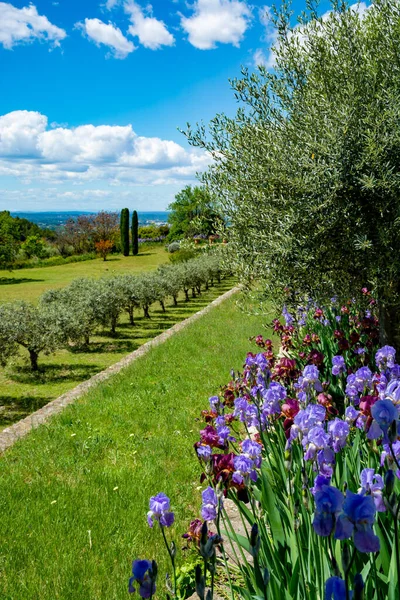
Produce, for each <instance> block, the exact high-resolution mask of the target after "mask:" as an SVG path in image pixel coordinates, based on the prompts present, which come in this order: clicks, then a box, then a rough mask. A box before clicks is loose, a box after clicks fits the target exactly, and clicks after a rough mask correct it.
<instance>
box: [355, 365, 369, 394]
mask: <svg viewBox="0 0 400 600" xmlns="http://www.w3.org/2000/svg"><path fill="white" fill-rule="evenodd" d="M354 376H355V380H354V384H355V386H356V388H357V391H358V392H360V394H363V393H364V391H365V389H367V388H370V387H371V385H372V372H371V370H370V368H369V367H361V369H358V371H356V372H355V373H354Z"/></svg>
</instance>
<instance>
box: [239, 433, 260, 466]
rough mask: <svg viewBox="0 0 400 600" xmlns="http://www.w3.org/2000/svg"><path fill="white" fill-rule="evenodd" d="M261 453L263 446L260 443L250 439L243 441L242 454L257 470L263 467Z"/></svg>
mask: <svg viewBox="0 0 400 600" xmlns="http://www.w3.org/2000/svg"><path fill="white" fill-rule="evenodd" d="M261 451H262V446H261V444H259V443H258V442H255V441H254V440H251V439H250V438H246V439H245V440H243V442H242V453H243V454H244V455H245V456H247V457H248V458H250V459H251V460H252V461H253V463H254V466H255V467H257V469H259V468H260V467H261Z"/></svg>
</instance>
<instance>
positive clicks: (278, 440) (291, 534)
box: [131, 290, 400, 600]
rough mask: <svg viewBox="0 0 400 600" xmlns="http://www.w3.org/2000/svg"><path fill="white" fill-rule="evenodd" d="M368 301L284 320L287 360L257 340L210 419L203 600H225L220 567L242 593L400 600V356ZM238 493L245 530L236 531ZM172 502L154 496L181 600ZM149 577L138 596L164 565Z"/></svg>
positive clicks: (199, 526)
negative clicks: (217, 592)
mask: <svg viewBox="0 0 400 600" xmlns="http://www.w3.org/2000/svg"><path fill="white" fill-rule="evenodd" d="M363 294H364V300H363V302H360V303H355V301H349V302H348V303H346V304H345V305H343V306H341V305H339V304H337V302H336V300H335V299H332V301H331V303H330V304H329V306H326V307H319V306H315V305H314V304H313V303H312V302H309V303H308V304H307V305H305V306H303V307H299V308H298V309H297V311H296V312H295V313H293V314H291V313H290V312H289V311H288V309H287V308H286V307H284V310H283V316H284V323H281V322H280V321H279V320H275V321H274V323H273V326H274V330H275V332H276V333H277V334H278V336H279V337H280V342H281V343H280V348H279V351H278V352H275V351H274V348H273V343H272V342H271V340H265V339H263V337H262V336H258V337H257V338H255V343H256V344H257V346H258V347H259V351H258V352H256V353H250V354H248V355H247V358H246V361H245V365H244V370H243V372H242V373H232V379H231V381H230V383H229V384H228V385H227V386H225V387H224V388H223V389H222V390H221V392H220V394H218V395H217V396H213V397H211V398H210V400H209V403H210V406H209V409H208V410H205V411H203V418H204V420H205V426H204V427H203V429H202V430H201V431H200V439H199V441H198V442H197V443H196V444H195V451H196V454H197V457H198V460H199V462H200V465H201V469H202V472H203V474H202V476H201V482H202V483H203V484H204V490H203V492H202V501H203V502H202V507H201V517H202V520H196V521H194V522H192V523H191V525H190V528H189V532H188V533H187V534H186V537H187V538H189V539H190V540H191V541H192V546H193V547H194V548H195V549H196V551H197V552H198V555H199V556H200V557H201V560H202V562H203V565H202V566H201V567H200V566H199V565H197V567H196V577H195V579H196V591H197V594H198V596H199V597H200V598H207V599H211V598H212V597H213V595H214V589H215V582H216V580H218V577H219V575H220V574H222V566H225V569H226V571H227V576H228V584H229V585H228V588H229V587H230V589H231V597H232V598H236V597H241V598H246V599H250V598H254V599H262V598H264V599H266V598H270V599H278V598H285V599H293V600H294V599H295V600H300V599H301V600H303V599H306V598H307V599H321V598H324V597H325V598H335V599H341V598H343V599H346V600H348V599H350V598H353V599H357V598H362V597H365V598H375V599H377V600H378V599H383V598H389V599H392V598H393V599H394V598H399V597H400V586H399V577H398V574H399V571H400V550H399V535H398V533H399V532H398V520H399V512H400V497H399V491H400V484H399V479H400V441H399V433H400V428H399V408H400V366H399V365H398V364H396V362H395V358H396V357H395V354H396V352H395V350H394V348H392V347H390V346H384V347H383V348H379V346H378V342H379V327H378V321H377V318H376V316H375V310H376V306H375V301H374V300H373V298H372V297H371V295H370V293H369V292H368V291H367V290H363ZM226 498H230V499H231V500H233V502H234V503H235V504H236V505H237V507H238V509H239V511H240V514H241V516H242V518H243V522H244V523H246V525H247V535H245V536H241V535H238V534H237V533H236V532H235V530H234V528H233V527H232V526H231V524H230V521H229V516H228V513H227V510H226V508H225V506H224V504H226V502H225V499H226ZM162 500H163V502H164V504H163V506H162V507H161V505H160V506H159V507H158V508H157V509H155V508H154V507H155V506H156V504H157V497H155V498H152V500H151V504H150V508H151V511H152V513H151V515H150V516H151V519H152V524H153V521H154V520H155V521H158V525H159V527H160V529H161V532H162V534H163V536H164V539H165V541H166V544H167V549H168V553H169V555H170V558H171V560H172V566H173V572H174V582H175V583H171V582H170V580H169V579H168V582H169V583H168V589H169V594H171V595H172V596H173V597H182V590H179V589H178V587H177V585H176V571H175V554H176V548H175V547H174V546H171V547H170V546H169V545H168V542H167V539H166V537H165V531H164V529H165V527H166V526H171V525H172V522H173V518H172V517H171V516H169V515H170V503H169V500H168V499H167V500H166V499H165V498H164V497H162ZM157 511H158V512H157ZM164 515H165V516H164ZM167 515H168V516H167ZM209 528H211V529H213V530H214V532H215V533H211V534H210V532H209ZM217 548H219V551H217ZM225 548H226V549H228V548H230V551H231V552H232V553H233V554H234V555H235V556H236V557H237V558H238V561H237V562H239V563H240V570H239V572H238V571H237V570H236V571H235V570H234V569H232V567H231V566H229V565H228V562H227V560H226V554H225ZM244 551H246V552H244ZM250 557H251V558H250ZM139 570H140V569H139ZM142 571H143V569H142V570H141V571H140V573H139V571H138V567H137V565H136V563H134V571H133V580H132V581H131V591H132V589H133V587H135V586H133V582H134V580H135V578H136V580H137V581H139V584H140V581H142V580H143V581H147V583H146V585H144V584H140V587H139V592H140V593H141V595H142V597H151V596H152V595H153V593H154V591H155V587H154V586H155V579H156V575H157V565H156V563H155V562H153V563H148V565H147V569H146V570H145V572H142ZM138 573H139V575H140V577H142V580H141V579H140V577H139V576H138ZM146 578H147V579H146ZM149 580H150V582H151V583H150V584H149V583H148V581H149ZM153 584H154V586H153ZM141 590H142V592H141ZM143 590H144V592H143ZM146 594H147V595H146ZM183 597H184V595H183Z"/></svg>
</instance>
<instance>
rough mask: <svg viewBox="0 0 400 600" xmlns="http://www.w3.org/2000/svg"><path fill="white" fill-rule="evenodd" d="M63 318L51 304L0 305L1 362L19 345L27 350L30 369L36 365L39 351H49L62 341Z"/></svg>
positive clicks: (15, 351) (16, 303)
mask: <svg viewBox="0 0 400 600" xmlns="http://www.w3.org/2000/svg"><path fill="white" fill-rule="evenodd" d="M65 341H66V340H65V334H64V317H63V315H62V314H60V313H59V311H57V310H52V308H51V307H45V306H39V307H36V306H34V305H33V304H31V303H29V302H8V303H4V304H1V305H0V356H1V362H3V363H4V362H5V361H6V360H7V359H8V358H9V357H10V356H11V355H12V354H16V353H17V351H18V347H19V346H22V347H23V348H25V349H26V350H27V351H28V353H29V359H30V364H31V368H32V371H37V370H38V368H39V365H38V358H39V354H40V353H44V354H50V353H52V352H54V351H55V350H57V349H58V348H60V347H61V346H62V345H63V344H64V343H65Z"/></svg>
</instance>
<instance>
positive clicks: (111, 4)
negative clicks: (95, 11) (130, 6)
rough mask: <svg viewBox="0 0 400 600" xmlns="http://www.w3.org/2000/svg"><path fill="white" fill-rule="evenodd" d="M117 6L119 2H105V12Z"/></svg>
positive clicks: (110, 0) (116, 0) (109, 0)
mask: <svg viewBox="0 0 400 600" xmlns="http://www.w3.org/2000/svg"><path fill="white" fill-rule="evenodd" d="M117 4H119V0H107V2H106V3H105V7H106V9H107V10H112V9H113V8H114V6H117Z"/></svg>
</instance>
